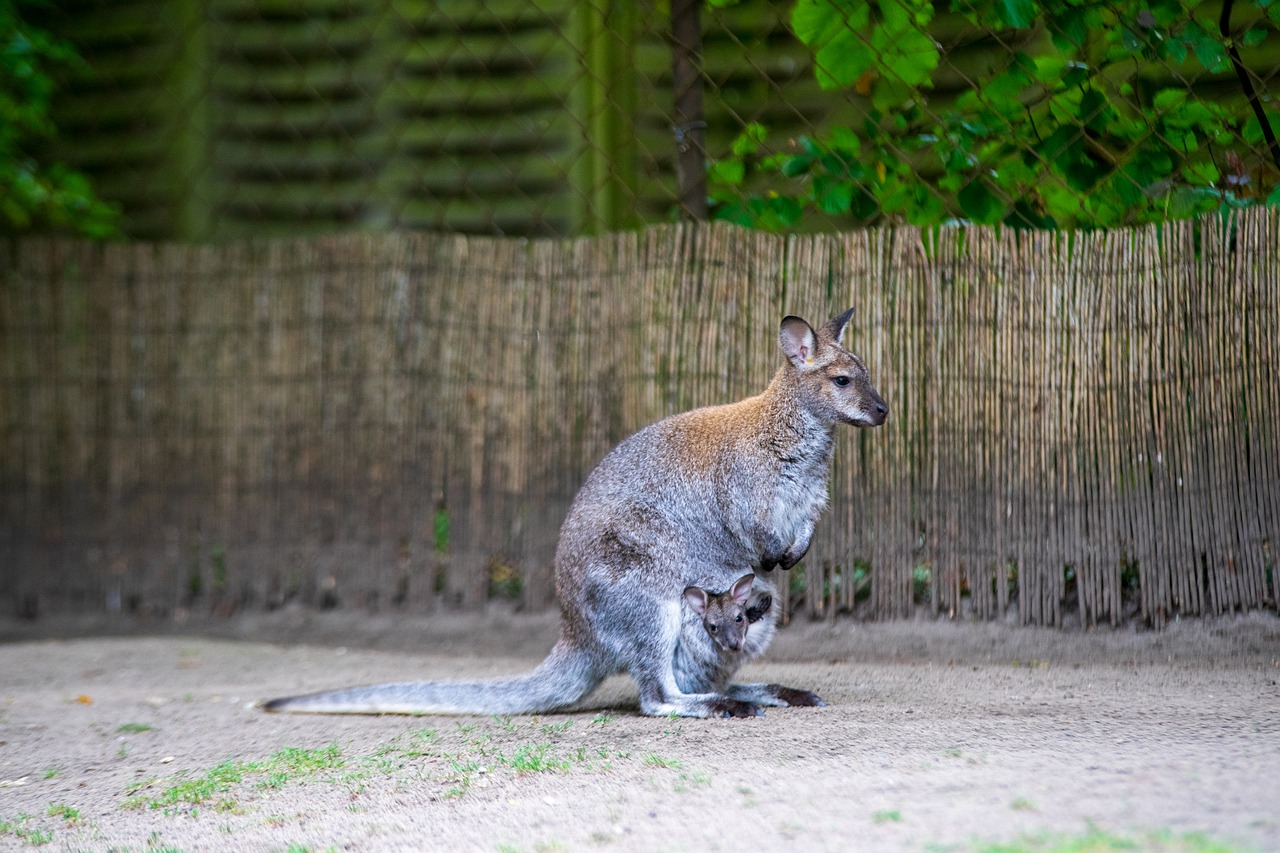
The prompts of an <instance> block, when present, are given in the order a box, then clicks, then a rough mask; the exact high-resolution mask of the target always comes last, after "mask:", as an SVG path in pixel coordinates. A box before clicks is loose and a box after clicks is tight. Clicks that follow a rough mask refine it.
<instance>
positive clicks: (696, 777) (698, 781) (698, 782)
mask: <svg viewBox="0 0 1280 853" xmlns="http://www.w3.org/2000/svg"><path fill="white" fill-rule="evenodd" d="M709 787H711V774H710V773H708V772H707V771H705V770H694V771H693V772H692V773H681V774H680V778H679V780H678V781H677V782H676V783H675V785H674V790H675V792H676V793H677V794H683V793H685V792H686V791H691V790H693V789H695V788H709Z"/></svg>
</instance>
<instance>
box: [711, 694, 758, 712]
mask: <svg viewBox="0 0 1280 853" xmlns="http://www.w3.org/2000/svg"><path fill="white" fill-rule="evenodd" d="M710 711H711V713H710V716H712V717H763V716H764V711H762V710H760V706H759V705H755V704H752V703H751V702H739V701H738V700H737V699H730V698H729V697H727V696H720V697H718V698H716V699H714V700H712V702H711V707H710Z"/></svg>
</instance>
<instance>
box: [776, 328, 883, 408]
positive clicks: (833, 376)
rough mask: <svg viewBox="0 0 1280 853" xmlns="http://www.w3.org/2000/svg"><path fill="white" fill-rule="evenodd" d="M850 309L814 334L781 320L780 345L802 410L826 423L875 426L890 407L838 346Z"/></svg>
mask: <svg viewBox="0 0 1280 853" xmlns="http://www.w3.org/2000/svg"><path fill="white" fill-rule="evenodd" d="M852 316H853V309H852V308H850V309H849V310H848V311H846V312H844V313H843V314H841V315H840V316H838V317H833V318H831V319H830V320H828V321H827V322H826V323H825V324H823V326H822V328H821V329H819V330H818V331H817V332H815V331H814V330H813V328H812V327H811V326H810V325H809V324H808V323H806V322H805V321H804V320H802V319H800V318H799V317H794V316H789V317H785V318H783V320H782V328H781V330H780V332H779V335H778V340H779V342H780V344H781V345H782V351H783V353H785V354H786V356H787V358H788V360H790V362H791V363H792V365H794V366H795V368H796V379H797V383H798V385H799V386H800V388H799V389H798V390H800V391H801V392H802V397H803V403H804V405H805V406H806V407H807V408H808V409H809V410H810V411H811V412H813V413H814V414H815V415H817V416H818V417H820V418H821V419H822V420H824V421H826V422H827V423H846V424H852V425H853V426H858V427H877V426H880V425H881V424H882V423H884V422H885V418H887V417H888V416H889V406H888V404H886V403H885V401H884V398H883V397H881V396H880V392H878V391H876V389H875V386H873V385H872V384H871V374H870V373H869V372H868V371H867V366H866V364H864V363H863V361H862V359H860V358H858V357H857V356H856V355H854V354H853V353H851V352H849V351H848V350H847V349H845V348H844V346H843V344H842V343H841V341H842V339H843V337H844V330H845V326H847V325H848V323H849V318H850V317H852Z"/></svg>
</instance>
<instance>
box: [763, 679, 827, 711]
mask: <svg viewBox="0 0 1280 853" xmlns="http://www.w3.org/2000/svg"><path fill="white" fill-rule="evenodd" d="M769 692H770V693H772V694H773V695H774V696H775V697H777V699H778V701H779V702H783V703H785V704H787V705H789V706H791V707H792V708H825V707H827V703H826V702H823V701H822V697H821V696H819V695H818V694H817V693H811V692H810V691H808V690H796V689H795V688H794V687H783V686H782V685H781V684H770V685H769Z"/></svg>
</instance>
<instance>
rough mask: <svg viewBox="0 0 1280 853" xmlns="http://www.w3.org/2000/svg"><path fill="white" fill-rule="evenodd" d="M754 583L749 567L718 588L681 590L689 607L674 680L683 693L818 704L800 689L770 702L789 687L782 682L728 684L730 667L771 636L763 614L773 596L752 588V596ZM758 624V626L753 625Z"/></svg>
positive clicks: (770, 622) (754, 654) (771, 624)
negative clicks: (721, 589)
mask: <svg viewBox="0 0 1280 853" xmlns="http://www.w3.org/2000/svg"><path fill="white" fill-rule="evenodd" d="M755 583H756V576H755V573H754V572H753V573H751V574H746V575H743V576H742V577H740V578H738V580H736V581H734V584H733V586H731V587H729V589H727V590H725V591H724V592H722V593H713V592H708V591H707V590H705V589H702V588H701V587H697V586H691V587H688V588H687V589H685V591H684V599H685V603H686V605H687V606H686V607H685V608H684V609H683V611H682V618H683V622H682V625H681V631H680V641H679V642H678V643H677V644H676V656H675V662H674V668H675V676H676V684H677V685H678V686H679V687H680V689H681V690H682V691H684V692H685V693H726V694H727V695H729V696H730V698H734V699H739V700H740V701H742V700H743V699H744V697H745V698H747V699H749V698H752V697H754V698H756V699H757V701H758V702H759V704H788V705H820V704H822V700H821V699H819V698H818V697H817V696H816V695H813V694H808V699H809V701H804V699H803V697H801V696H800V693H802V692H803V691H795V695H794V696H793V697H792V698H793V699H794V701H788V702H785V703H783V702H777V701H772V700H776V699H778V698H779V696H778V695H774V694H775V693H776V691H788V690H790V688H785V687H781V686H780V685H760V684H750V685H748V684H735V685H730V684H729V679H730V678H732V677H733V674H734V672H736V671H737V670H738V668H739V667H740V666H742V665H743V664H745V663H749V662H751V661H753V660H755V659H756V658H758V657H760V655H762V654H764V650H765V649H766V648H767V647H768V645H769V643H770V641H772V640H773V635H774V631H775V627H776V620H775V619H765V618H764V617H765V616H766V615H767V614H768V612H769V610H770V608H771V607H772V605H773V596H772V594H771V591H766V590H763V589H756V590H754V592H755V594H754V595H753V594H752V593H753V585H754V584H755ZM762 620H763V621H762ZM757 623H759V627H755V628H753V627H752V626H753V625H756V624H757ZM769 688H773V690H772V691H771V690H770V689H769ZM788 695H789V694H788Z"/></svg>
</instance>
